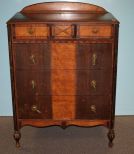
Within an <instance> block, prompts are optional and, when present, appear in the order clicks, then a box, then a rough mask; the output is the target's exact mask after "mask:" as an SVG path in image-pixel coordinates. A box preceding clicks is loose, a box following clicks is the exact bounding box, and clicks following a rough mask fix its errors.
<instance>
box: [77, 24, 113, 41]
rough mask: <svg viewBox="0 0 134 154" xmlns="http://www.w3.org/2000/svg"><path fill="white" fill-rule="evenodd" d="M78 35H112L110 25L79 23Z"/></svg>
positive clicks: (107, 36) (86, 36)
mask: <svg viewBox="0 0 134 154" xmlns="http://www.w3.org/2000/svg"><path fill="white" fill-rule="evenodd" d="M78 36H79V37H81V38H88V37H102V38H111V37H112V26H110V25H98V26H97V25H80V26H79V31H78Z"/></svg>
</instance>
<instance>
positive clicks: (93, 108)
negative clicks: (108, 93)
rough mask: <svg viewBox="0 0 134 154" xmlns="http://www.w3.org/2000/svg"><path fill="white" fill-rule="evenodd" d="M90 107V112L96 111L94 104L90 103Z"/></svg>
mask: <svg viewBox="0 0 134 154" xmlns="http://www.w3.org/2000/svg"><path fill="white" fill-rule="evenodd" d="M90 109H91V111H92V112H94V113H96V106H95V105H91V106H90Z"/></svg>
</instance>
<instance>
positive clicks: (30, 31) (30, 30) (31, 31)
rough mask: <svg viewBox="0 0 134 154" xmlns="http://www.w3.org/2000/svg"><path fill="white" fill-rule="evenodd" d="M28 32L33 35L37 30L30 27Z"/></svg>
mask: <svg viewBox="0 0 134 154" xmlns="http://www.w3.org/2000/svg"><path fill="white" fill-rule="evenodd" d="M27 32H28V34H30V35H33V34H34V32H35V30H34V29H32V28H28V30H27Z"/></svg>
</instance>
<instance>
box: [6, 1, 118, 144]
mask: <svg viewBox="0 0 134 154" xmlns="http://www.w3.org/2000/svg"><path fill="white" fill-rule="evenodd" d="M7 24H8V36H9V55H10V70H11V83H12V98H13V99H12V100H13V115H14V130H15V132H14V138H15V140H16V145H17V147H18V146H19V145H20V144H19V140H20V137H21V133H20V129H21V127H23V126H27V125H30V126H35V127H45V126H53V125H58V126H61V127H62V128H66V127H67V126H69V125H76V126H99V125H103V126H106V127H108V128H109V131H108V138H109V145H110V146H111V145H112V141H113V139H114V112H115V93H116V70H117V46H118V25H119V22H118V21H117V20H116V19H115V18H114V17H113V16H112V15H111V14H110V13H108V12H107V11H106V10H105V9H103V8H101V7H99V6H95V5H91V4H86V3H75V2H74V3H72V2H51V3H39V4H35V5H31V6H28V7H25V8H24V9H23V10H22V11H21V12H19V13H17V14H16V15H15V16H14V17H13V18H12V19H10V20H9V21H8V23H7Z"/></svg>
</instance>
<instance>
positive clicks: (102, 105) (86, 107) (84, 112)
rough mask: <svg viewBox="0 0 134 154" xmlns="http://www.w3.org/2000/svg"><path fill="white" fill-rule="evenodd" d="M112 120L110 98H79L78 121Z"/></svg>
mask: <svg viewBox="0 0 134 154" xmlns="http://www.w3.org/2000/svg"><path fill="white" fill-rule="evenodd" d="M108 118H110V97H108V96H78V97H77V103H76V119H108Z"/></svg>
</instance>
